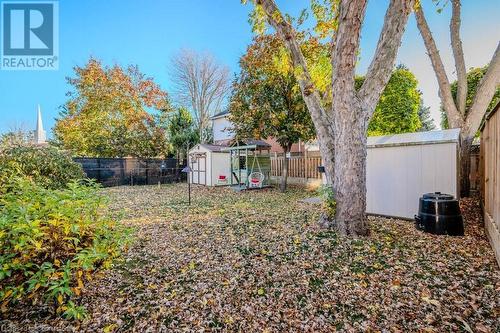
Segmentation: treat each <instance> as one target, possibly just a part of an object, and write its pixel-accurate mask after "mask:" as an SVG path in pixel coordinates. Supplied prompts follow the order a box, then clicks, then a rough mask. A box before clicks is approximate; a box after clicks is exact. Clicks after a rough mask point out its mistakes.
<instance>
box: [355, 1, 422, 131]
mask: <svg viewBox="0 0 500 333" xmlns="http://www.w3.org/2000/svg"><path fill="white" fill-rule="evenodd" d="M413 4H414V0H411V1H406V0H391V2H390V4H389V7H388V8H387V12H386V13H385V19H384V26H383V27H382V32H381V33H380V37H379V40H378V44H377V49H376V51H375V56H374V57H373V60H372V62H371V64H370V67H369V68H368V72H367V74H366V79H365V81H364V83H363V85H362V86H361V89H360V90H359V92H358V97H359V98H360V100H361V101H362V103H363V104H364V107H365V109H367V110H370V112H369V114H367V118H366V121H368V120H369V119H370V117H371V115H372V114H373V111H374V110H375V107H376V106H377V103H378V100H379V98H380V95H381V94H382V92H383V91H384V88H385V86H386V85H387V82H389V79H390V77H391V73H392V70H393V67H394V63H395V61H396V56H397V54H398V48H399V46H400V44H401V39H402V38H403V33H404V31H405V27H406V23H407V21H408V17H409V15H410V13H411V10H412V7H413Z"/></svg>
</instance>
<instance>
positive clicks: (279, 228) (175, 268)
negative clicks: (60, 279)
mask: <svg viewBox="0 0 500 333" xmlns="http://www.w3.org/2000/svg"><path fill="white" fill-rule="evenodd" d="M103 192H104V193H105V194H106V195H109V196H110V197H111V199H112V201H111V203H112V204H111V205H112V208H113V210H114V211H115V212H116V214H123V220H124V222H125V223H126V224H128V225H131V226H133V227H135V228H136V233H135V241H134V243H133V245H132V246H131V247H130V248H129V250H128V252H127V253H126V254H125V255H124V257H123V258H122V259H121V260H119V261H118V262H116V264H115V265H114V268H113V269H111V270H109V271H105V272H102V273H100V274H99V276H98V277H96V278H95V279H93V280H92V281H91V282H90V283H89V284H87V285H86V286H85V288H84V290H83V292H82V298H81V300H80V303H81V304H80V305H84V306H85V307H86V308H87V310H88V313H89V318H88V319H86V320H84V321H82V322H76V321H66V320H64V319H61V318H45V316H44V314H43V313H42V312H41V311H40V309H33V308H26V307H23V308H22V309H21V308H19V309H15V311H14V312H13V313H10V314H9V317H8V318H7V320H5V321H4V322H3V323H2V324H3V325H4V327H11V328H15V329H16V330H26V331H31V330H33V329H36V328H38V329H43V328H48V327H51V328H53V329H57V330H63V329H77V330H83V331H101V330H104V331H107V332H111V331H120V332H122V331H129V330H130V331H136V332H146V331H148V330H149V331H151V332H153V331H159V330H161V329H163V330H164V331H203V330H209V331H210V330H220V331H247V332H277V331H282V332H293V331H296V332H304V331H306V332H320V331H325V332H330V331H332V330H335V329H337V330H339V331H381V330H383V331H387V332H410V331H415V332H420V331H424V332H442V331H453V332H456V331H464V332H467V331H468V332H471V331H473V332H495V331H498V330H499V329H500V324H499V322H498V317H499V316H500V299H499V296H498V295H499V292H500V273H499V270H498V267H497V266H496V262H495V258H494V255H493V252H492V250H491V248H490V246H489V244H488V241H487V239H486V238H485V235H484V232H483V228H482V225H481V221H480V213H479V207H478V206H477V202H476V201H474V200H467V201H464V202H463V203H462V204H463V206H462V207H463V210H464V213H465V214H466V235H465V236H464V237H455V238H453V237H447V236H434V235H428V234H422V233H420V232H418V231H416V230H415V229H414V227H413V224H412V223H411V222H408V221H400V220H394V219H385V218H378V217H377V218H375V217H370V222H371V236H370V237H369V238H366V239H361V240H349V239H344V238H339V237H338V236H337V235H336V234H335V233H333V232H330V231H326V230H321V229H319V228H318V227H317V223H316V221H317V220H318V211H317V209H318V207H317V206H314V205H309V204H306V203H302V202H301V200H302V199H304V198H307V197H310V196H312V195H313V194H312V193H307V192H305V191H303V190H300V189H291V190H290V191H289V192H288V193H286V194H281V193H279V192H278V191H276V190H273V189H268V190H262V191H248V192H241V193H234V192H233V191H231V190H230V189H223V188H217V189H215V188H206V187H194V188H193V194H192V198H193V203H192V206H191V207H188V206H187V203H186V202H187V186H186V185H185V184H177V185H166V186H165V185H162V187H161V188H158V186H144V187H118V188H109V189H106V190H103ZM120 212H121V213H120ZM5 325H9V326H5Z"/></svg>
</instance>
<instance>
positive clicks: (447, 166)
mask: <svg viewBox="0 0 500 333" xmlns="http://www.w3.org/2000/svg"><path fill="white" fill-rule="evenodd" d="M459 135H460V130H459V129H451V130H441V131H429V132H417V133H407V134H397V135H389V136H380V137H369V138H368V156H367V172H366V181H367V183H366V185H367V213H370V214H378V215H385V216H394V217H401V218H409V219H412V218H413V217H414V215H415V214H417V213H418V202H419V198H420V197H421V196H422V194H424V193H429V192H442V193H448V194H451V195H453V196H455V197H458V194H459V188H458V167H459Z"/></svg>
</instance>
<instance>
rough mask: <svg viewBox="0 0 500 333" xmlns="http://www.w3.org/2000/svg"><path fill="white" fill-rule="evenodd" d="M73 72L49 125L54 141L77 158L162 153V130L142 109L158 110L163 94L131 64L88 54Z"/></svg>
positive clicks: (141, 155) (162, 104)
mask: <svg viewBox="0 0 500 333" xmlns="http://www.w3.org/2000/svg"><path fill="white" fill-rule="evenodd" d="M74 70H75V77H72V78H68V79H67V81H68V83H69V84H70V85H71V86H72V87H73V90H72V91H70V92H68V94H67V95H68V96H69V99H68V101H67V102H66V104H65V105H64V108H63V111H61V113H60V118H59V119H57V122H56V125H55V128H54V134H55V137H56V141H57V142H58V144H59V145H61V146H62V147H63V148H65V149H68V150H70V151H72V152H73V153H74V154H76V155H79V156H92V157H122V156H129V155H130V156H139V157H156V156H159V155H164V154H165V148H166V140H165V133H164V131H163V130H162V129H161V128H159V127H158V126H156V123H155V121H154V117H153V116H152V115H151V114H150V113H148V111H147V109H148V108H153V109H157V110H159V109H164V108H165V104H166V103H167V94H166V93H165V92H164V91H163V90H161V89H160V87H159V86H158V85H157V84H156V83H155V82H154V81H153V80H152V79H151V78H147V77H145V75H144V74H142V73H141V72H140V71H139V69H138V68H137V67H136V66H129V67H128V68H127V69H123V68H121V67H120V66H118V65H115V66H113V67H106V66H103V65H102V64H101V62H100V61H98V60H96V59H93V58H91V59H90V60H89V61H88V63H87V64H86V65H85V66H84V67H79V66H77V67H75V68H74Z"/></svg>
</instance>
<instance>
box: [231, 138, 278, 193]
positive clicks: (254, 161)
mask: <svg viewBox="0 0 500 333" xmlns="http://www.w3.org/2000/svg"><path fill="white" fill-rule="evenodd" d="M222 150H223V151H228V152H229V154H230V155H229V156H230V160H231V163H230V168H231V170H230V171H231V182H230V185H231V186H232V187H233V188H235V189H237V190H240V191H241V190H247V189H261V188H265V187H269V186H270V179H271V172H270V170H264V171H263V170H262V167H261V164H260V162H259V157H267V158H269V165H270V160H271V155H270V148H269V147H265V148H263V147H261V146H258V145H255V144H253V145H244V146H239V145H237V146H233V147H227V148H224V149H222ZM263 151H266V153H263ZM242 158H244V161H245V168H244V169H243V168H241V164H242V163H241V162H242ZM249 162H250V163H251V167H250V165H249ZM256 167H257V170H256ZM255 173H259V174H261V175H262V177H261V178H263V179H260V180H259V183H258V184H255V183H254V181H253V179H250V176H251V175H252V174H255ZM255 185H256V186H255Z"/></svg>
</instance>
